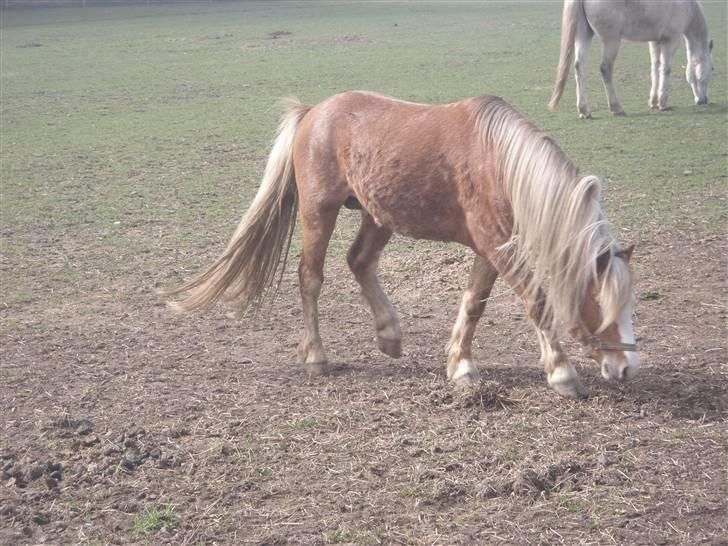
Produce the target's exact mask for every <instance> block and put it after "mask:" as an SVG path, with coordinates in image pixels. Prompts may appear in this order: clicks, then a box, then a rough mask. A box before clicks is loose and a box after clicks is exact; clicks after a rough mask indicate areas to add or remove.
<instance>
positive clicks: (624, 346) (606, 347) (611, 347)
mask: <svg viewBox="0 0 728 546" xmlns="http://www.w3.org/2000/svg"><path fill="white" fill-rule="evenodd" d="M579 326H580V327H581V329H582V331H583V332H586V340H585V341H584V345H586V346H587V347H589V348H590V349H591V350H592V351H625V352H632V353H636V352H637V344H636V343H624V342H623V341H602V340H601V339H599V336H597V335H596V334H592V333H591V332H590V331H589V328H587V326H586V324H584V321H582V320H579Z"/></svg>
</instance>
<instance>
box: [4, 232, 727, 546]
mask: <svg viewBox="0 0 728 546" xmlns="http://www.w3.org/2000/svg"><path fill="white" fill-rule="evenodd" d="M3 239H4V240H5V241H10V242H15V243H17V244H27V245H36V247H37V248H36V249H37V251H38V255H39V256H40V255H43V256H44V260H45V261H44V264H43V267H40V268H36V269H34V268H29V269H28V273H27V274H28V282H29V283H31V284H33V285H34V286H37V291H38V294H39V295H38V297H37V298H35V299H33V300H32V301H19V302H14V303H8V304H6V305H5V306H4V308H3V309H2V320H3V332H2V338H3V343H2V394H3V396H2V403H1V405H0V413H2V415H3V423H2V453H1V454H0V458H1V460H0V465H1V469H2V479H1V480H0V521H1V522H2V523H1V524H0V542H2V543H4V544H42V543H52V544H61V543H62V544H129V543H148V544H325V543H351V544H554V543H564V544H701V543H704V544H727V543H728V542H727V540H728V505H727V504H726V498H727V496H728V486H727V475H726V472H727V468H728V467H727V464H728V456H727V455H726V453H727V448H728V434H727V431H728V427H727V426H726V425H727V423H726V419H727V417H728V390H727V389H726V385H727V383H726V381H727V380H728V366H727V365H726V330H725V324H726V306H725V294H726V268H725V261H724V256H725V255H726V244H725V241H724V240H723V239H720V238H708V239H700V238H692V237H691V236H689V235H686V234H681V233H677V232H676V233H672V234H665V233H652V234H647V236H645V234H644V233H643V234H642V239H643V241H644V242H643V244H642V246H641V247H639V248H638V250H637V252H636V254H635V257H634V261H635V268H636V274H637V285H636V288H637V293H638V295H639V296H640V302H639V305H638V310H637V319H636V330H637V333H638V335H639V336H640V338H641V339H640V341H639V343H640V346H641V355H642V359H643V369H642V370H641V374H640V375H639V377H638V378H637V379H636V380H635V381H634V382H632V383H630V384H628V385H624V386H622V385H611V384H606V383H605V382H604V381H603V380H602V379H601V377H600V376H599V371H598V369H597V367H596V365H594V364H592V363H590V362H588V361H587V360H586V359H584V358H583V357H582V356H581V354H580V351H579V349H578V347H577V346H576V345H575V344H573V343H570V342H569V343H567V346H568V350H569V352H570V353H571V354H572V355H573V357H574V360H575V362H576V364H577V367H578V368H579V369H580V371H581V374H582V377H583V378H584V380H585V382H586V383H587V385H588V386H589V388H590V391H591V397H590V398H589V399H588V400H586V401H581V402H574V401H569V400H565V399H561V398H558V397H557V396H556V395H555V394H554V393H553V392H551V391H550V390H549V389H548V388H547V386H546V383H545V380H544V374H543V372H542V371H541V370H540V369H539V366H538V349H537V343H536V340H535V336H534V334H533V333H532V331H531V329H530V327H529V325H528V323H527V321H526V319H525V315H524V313H523V311H522V309H521V307H520V304H519V303H518V302H517V301H516V300H515V299H514V297H513V296H512V295H511V294H510V292H509V291H508V290H507V289H506V287H505V286H504V285H503V284H501V283H500V281H499V283H498V285H497V286H496V289H495V290H494V295H493V297H492V299H491V302H490V303H489V307H488V309H487V310H486V314H485V316H484V318H483V320H482V322H481V325H480V327H479V331H478V335H477V340H476V343H477V346H476V357H477V358H478V361H479V362H480V366H481V369H482V371H483V381H482V383H481V384H480V386H479V387H478V388H477V389H474V390H470V391H458V390H456V389H454V388H453V387H451V386H450V385H449V384H448V383H447V382H446V380H445V371H444V345H445V343H446V341H447V337H448V334H449V330H450V328H451V325H452V322H453V321H454V318H455V314H456V311H457V305H458V302H459V297H460V290H461V289H462V288H463V287H464V282H465V280H466V278H467V271H468V268H469V266H470V263H471V257H470V255H469V252H468V251H466V250H463V249H461V248H458V247H455V246H438V245H431V244H425V243H413V242H411V241H407V240H404V239H398V240H396V241H394V242H393V244H392V245H391V247H390V248H389V250H388V251H385V257H384V258H383V263H382V278H383V284H384V285H385V288H386V290H387V292H388V293H389V294H390V295H391V297H392V299H393V302H394V303H395V306H396V307H397V309H398V310H399V312H400V315H401V319H402V324H403V329H404V332H405V345H404V355H403V357H402V358H401V359H400V360H398V361H394V360H390V359H388V358H387V357H386V356H384V355H382V354H380V353H378V352H377V350H376V343H375V342H374V340H373V335H374V334H373V328H372V326H371V318H370V316H369V313H368V311H367V310H366V309H365V307H364V306H363V304H362V303H361V302H360V300H359V297H358V295H357V289H356V286H355V285H354V282H353V281H352V279H351V276H350V275H349V273H348V271H347V270H346V268H345V264H344V261H343V260H342V259H335V260H330V261H329V263H328V264H327V271H326V273H327V280H326V284H325V288H324V291H323V294H322V305H321V314H322V332H323V336H324V341H325V343H326V344H327V350H328V354H329V358H330V360H331V361H332V363H333V373H332V375H331V376H330V377H328V378H309V377H308V376H307V374H306V373H305V371H304V370H303V369H302V368H301V367H300V366H299V365H298V364H297V363H296V362H295V358H296V357H295V355H296V344H297V341H298V336H299V333H300V331H301V316H300V314H301V311H300V304H299V301H298V297H297V287H296V282H295V276H294V275H293V274H292V273H291V272H290V271H289V272H288V273H287V274H286V276H285V278H284V282H283V286H282V288H281V293H280V294H279V296H278V297H277V299H276V300H275V301H274V302H273V303H272V304H271V305H270V307H269V308H267V309H265V310H264V311H263V312H262V313H261V314H260V315H259V316H258V317H257V318H250V317H249V318H247V319H244V320H243V321H241V322H234V321H232V320H230V319H228V318H226V317H225V315H224V313H223V312H222V311H219V312H212V313H208V314H205V315H202V316H193V317H189V316H180V315H176V314H174V313H173V312H171V311H170V310H169V309H168V308H167V307H166V306H165V305H164V303H163V302H162V300H161V299H160V298H159V297H158V296H157V295H156V294H155V290H156V289H157V288H158V287H159V286H163V285H165V284H171V283H174V282H176V280H178V279H180V278H181V277H182V276H184V275H186V274H188V273H185V272H182V271H180V269H179V256H178V255H177V254H176V253H175V252H174V251H172V249H169V253H167V254H165V253H160V255H157V256H146V257H139V256H119V257H117V258H118V259H120V260H125V259H126V260H129V261H130V262H133V263H138V264H139V267H138V268H135V269H134V272H133V273H131V274H129V275H128V276H123V277H121V278H103V276H100V275H98V274H94V273H93V272H94V264H95V263H97V260H98V256H96V255H94V254H93V252H97V251H94V250H92V249H89V248H88V247H87V246H86V245H84V244H83V241H82V240H80V239H78V238H75V237H68V238H66V239H61V241H60V243H59V241H58V240H56V241H50V242H49V241H43V240H39V239H37V238H35V239H34V238H33V236H32V235H31V234H25V233H24V234H20V233H10V232H9V233H5V234H3ZM222 244H223V242H222V241H221V242H220V245H222ZM51 245H53V246H55V248H60V251H58V252H48V249H49V247H50V246H51ZM186 251H187V252H189V253H191V254H193V255H194V254H195V253H199V254H200V255H202V254H205V253H206V254H207V255H209V256H212V254H214V251H212V250H210V249H209V248H207V249H204V250H203V249H187V250H186ZM69 257H70V258H69ZM68 259H72V260H73V261H74V263H76V264H77V266H78V268H79V270H80V271H86V272H88V274H87V275H82V276H80V277H79V279H78V280H77V281H75V282H77V285H76V286H75V287H73V289H72V290H71V291H70V292H69V293H70V294H75V295H72V296H69V297H63V298H53V293H54V290H56V291H58V290H61V287H60V285H59V284H58V283H61V284H62V281H57V280H56V281H54V280H52V278H51V277H49V276H47V275H46V273H47V271H50V270H52V268H53V264H54V261H56V260H58V261H62V260H68ZM290 269H291V268H289V270H290ZM44 272H45V273H44Z"/></svg>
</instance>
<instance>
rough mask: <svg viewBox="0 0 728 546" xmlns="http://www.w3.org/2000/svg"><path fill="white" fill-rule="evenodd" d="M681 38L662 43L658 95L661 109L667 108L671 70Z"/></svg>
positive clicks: (658, 104)
mask: <svg viewBox="0 0 728 546" xmlns="http://www.w3.org/2000/svg"><path fill="white" fill-rule="evenodd" d="M679 43H680V41H679V40H673V41H671V42H665V43H662V44H660V88H659V91H658V95H657V107H658V108H659V109H660V110H667V109H668V106H667V95H668V90H669V85H670V72H671V70H672V58H673V56H674V55H675V51H676V50H677V46H678V45H679Z"/></svg>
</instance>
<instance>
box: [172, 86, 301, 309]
mask: <svg viewBox="0 0 728 546" xmlns="http://www.w3.org/2000/svg"><path fill="white" fill-rule="evenodd" d="M311 108H312V106H307V105H304V104H300V103H299V102H297V101H294V100H290V101H289V102H288V108H287V111H286V113H285V115H284V116H283V119H282V121H281V124H280V126H279V128H278V136H277V137H276V139H275V142H274V143H273V148H272V150H271V152H270V155H269V156H268V163H267V165H266V168H265V173H264V174H263V180H262V182H261V184H260V188H259V189H258V193H257V194H256V196H255V198H254V199H253V202H252V204H251V205H250V207H249V208H248V210H247V212H246V213H245V215H244V216H243V219H242V220H241V221H240V225H239V226H238V229H237V230H236V231H235V234H234V235H233V237H232V238H231V239H230V242H229V243H228V246H227V249H226V250H225V252H224V253H223V254H222V256H220V257H219V258H218V259H217V260H216V261H215V262H214V263H213V264H212V265H211V266H210V267H208V268H207V269H206V270H205V271H203V272H201V273H199V274H198V275H197V276H195V277H194V278H192V279H191V280H189V281H187V282H186V283H184V284H182V285H181V286H178V287H176V288H173V289H171V290H168V291H166V292H165V295H174V294H180V293H183V292H187V293H188V294H187V296H186V297H185V298H184V299H183V300H182V301H179V302H174V303H172V304H171V305H172V307H173V308H175V309H177V310H179V311H195V310H199V309H205V308H208V307H210V306H211V305H213V304H214V303H216V302H217V301H219V300H220V299H222V298H223V297H224V299H225V300H226V301H229V302H230V303H232V304H233V306H234V307H235V310H236V312H237V314H238V315H240V314H242V313H243V312H244V311H245V310H246V309H247V308H248V307H250V306H251V305H252V304H256V303H258V302H259V301H260V298H261V296H262V295H263V294H264V292H265V291H266V290H267V289H268V288H270V287H271V286H272V285H273V283H274V282H275V278H276V272H277V271H278V270H279V269H280V271H281V273H282V272H283V268H285V262H286V258H287V256H288V251H289V249H290V242H291V236H292V235H293V230H294V228H295V227H296V212H297V210H298V194H297V192H296V179H295V174H294V169H293V140H294V137H295V134H296V130H297V128H298V124H299V123H300V121H301V120H302V119H303V117H304V116H305V115H306V113H307V112H308V111H309V110H310V109H311ZM281 262H283V264H282V266H281ZM279 282H280V279H279Z"/></svg>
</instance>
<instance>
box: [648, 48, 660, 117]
mask: <svg viewBox="0 0 728 546" xmlns="http://www.w3.org/2000/svg"><path fill="white" fill-rule="evenodd" d="M650 78H651V79H652V86H651V87H650V108H657V93H658V90H659V86H660V44H659V43H658V42H650Z"/></svg>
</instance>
